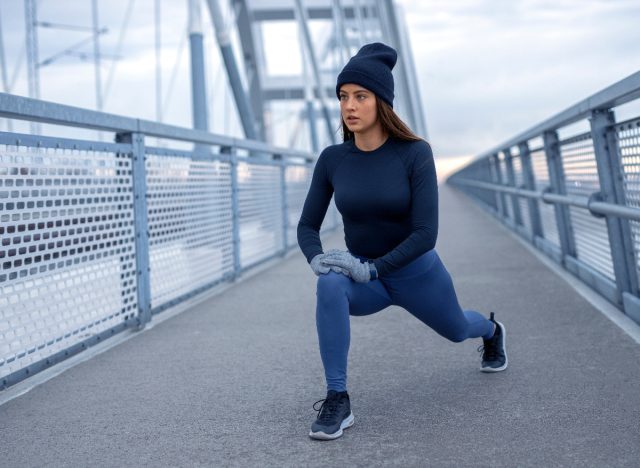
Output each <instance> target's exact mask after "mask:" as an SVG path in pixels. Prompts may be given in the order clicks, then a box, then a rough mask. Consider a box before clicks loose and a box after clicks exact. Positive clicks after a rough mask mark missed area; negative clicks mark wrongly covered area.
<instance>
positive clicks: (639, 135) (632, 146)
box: [616, 119, 640, 277]
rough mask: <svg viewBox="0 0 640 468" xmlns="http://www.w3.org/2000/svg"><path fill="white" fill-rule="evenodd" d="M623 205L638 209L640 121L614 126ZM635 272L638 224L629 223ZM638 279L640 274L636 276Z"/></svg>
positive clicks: (638, 267)
mask: <svg viewBox="0 0 640 468" xmlns="http://www.w3.org/2000/svg"><path fill="white" fill-rule="evenodd" d="M616 135H617V140H618V148H619V150H620V163H621V165H622V177H623V185H624V194H625V205H627V206H632V207H634V208H640V119H638V120H634V121H631V122H627V123H624V124H621V125H618V126H616ZM629 224H630V226H631V233H632V236H633V245H634V255H635V263H636V271H638V272H639V273H640V255H639V252H640V223H638V222H637V221H630V223H629ZM638 277H640V274H639V275H638Z"/></svg>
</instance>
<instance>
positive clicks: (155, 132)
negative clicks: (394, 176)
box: [0, 93, 310, 159]
mask: <svg viewBox="0 0 640 468" xmlns="http://www.w3.org/2000/svg"><path fill="white" fill-rule="evenodd" d="M0 117H5V118H10V119H16V120H27V121H30V122H41V123H48V124H54V125H66V126H73V127H79V128H88V129H93V130H104V131H112V132H139V133H144V134H145V135H146V136H154V137H159V138H168V139H172V140H180V141H189V142H194V143H204V144H210V145H216V146H218V145H220V146H229V147H235V148H240V149H246V150H249V151H258V152H265V153H270V154H279V155H282V156H290V157H298V158H305V159H309V157H310V155H309V153H307V152H304V151H299V150H294V149H290V148H281V147H274V146H271V145H269V144H267V143H264V142H261V141H255V140H248V139H242V138H233V137H228V136H225V135H219V134H215V133H210V132H206V131H203V130H194V129H191V128H185V127H179V126H177V125H169V124H165V123H159V122H152V121H149V120H144V119H136V118H132V117H123V116H120V115H115V114H109V113H106V112H98V111H94V110H89V109H83V108H81V107H74V106H68V105H64V104H57V103H53V102H48V101H40V100H37V99H31V98H27V97H23V96H16V95H13V94H7V93H0Z"/></svg>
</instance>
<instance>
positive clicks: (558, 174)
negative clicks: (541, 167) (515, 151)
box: [543, 131, 576, 257]
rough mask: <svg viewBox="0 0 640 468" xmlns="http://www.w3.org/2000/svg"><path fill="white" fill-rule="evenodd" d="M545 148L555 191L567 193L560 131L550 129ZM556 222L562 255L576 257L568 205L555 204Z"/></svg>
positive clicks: (551, 182)
mask: <svg viewBox="0 0 640 468" xmlns="http://www.w3.org/2000/svg"><path fill="white" fill-rule="evenodd" d="M543 139H544V150H545V155H546V158H547V166H548V168H549V183H550V184H551V189H552V190H553V192H554V193H557V194H559V195H566V194H567V189H566V186H565V181H566V178H565V176H564V169H563V167H562V158H561V156H560V146H559V144H558V132H555V131H548V132H545V133H544V135H543ZM555 212H556V223H557V226H558V235H559V237H560V250H561V251H562V255H563V257H564V256H570V257H575V256H576V244H575V237H574V234H573V227H572V225H571V216H570V214H569V209H568V207H566V206H564V205H555Z"/></svg>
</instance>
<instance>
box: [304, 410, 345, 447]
mask: <svg viewBox="0 0 640 468" xmlns="http://www.w3.org/2000/svg"><path fill="white" fill-rule="evenodd" d="M353 423H354V420H353V412H352V413H351V414H350V415H349V416H348V417H347V418H345V420H344V421H342V424H340V429H338V430H337V431H336V432H334V433H333V434H326V433H324V432H322V431H318V432H313V431H312V432H309V437H311V438H312V439H318V440H333V439H337V438H338V437H340V436H341V435H342V430H343V429H346V428H348V427H351V426H353Z"/></svg>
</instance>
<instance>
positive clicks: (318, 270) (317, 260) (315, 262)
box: [309, 249, 349, 276]
mask: <svg viewBox="0 0 640 468" xmlns="http://www.w3.org/2000/svg"><path fill="white" fill-rule="evenodd" d="M337 252H341V250H338V249H330V250H328V251H327V252H326V253H323V254H318V255H316V256H315V257H313V258H312V259H311V263H310V264H309V265H310V266H311V269H312V270H313V272H314V273H315V274H316V276H320V275H326V274H327V273H329V271H335V272H336V273H342V274H343V275H346V276H349V272H348V271H347V270H346V269H344V268H342V267H340V266H338V265H326V264H324V263H322V260H323V259H324V258H325V257H326V256H327V255H329V254H335V253H337Z"/></svg>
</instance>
